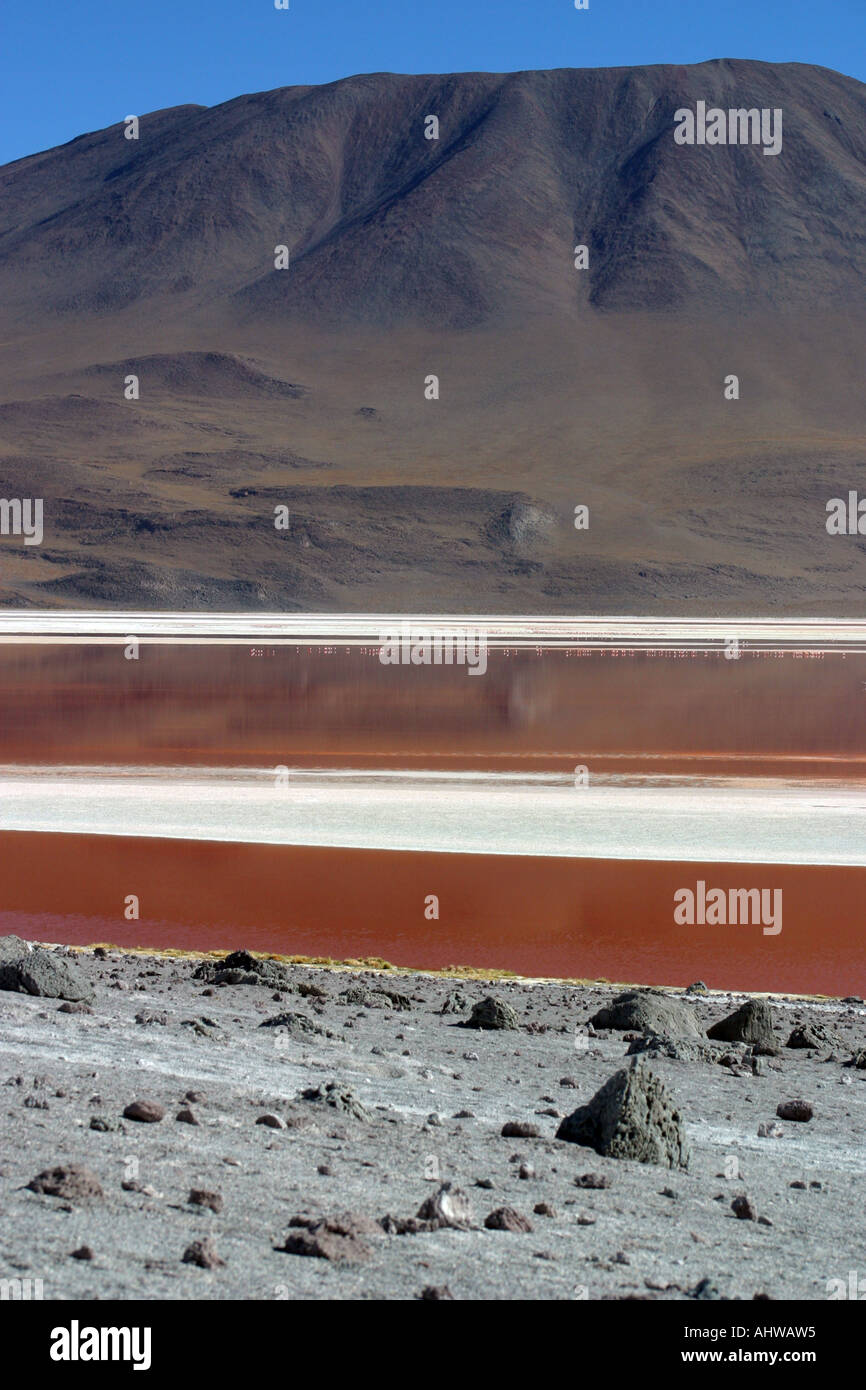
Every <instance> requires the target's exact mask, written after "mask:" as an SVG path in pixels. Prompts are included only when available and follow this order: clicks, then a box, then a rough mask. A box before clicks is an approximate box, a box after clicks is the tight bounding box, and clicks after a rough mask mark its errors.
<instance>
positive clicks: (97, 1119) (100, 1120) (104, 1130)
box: [90, 1115, 125, 1134]
mask: <svg viewBox="0 0 866 1390" xmlns="http://www.w3.org/2000/svg"><path fill="white" fill-rule="evenodd" d="M90 1128H91V1129H93V1130H95V1131H96V1132H97V1134H112V1133H114V1132H115V1131H116V1130H119V1131H120V1132H121V1134H123V1133H125V1130H124V1128H123V1125H122V1124H121V1123H120V1120H114V1119H110V1118H109V1117H108V1116H106V1115H91V1117H90Z"/></svg>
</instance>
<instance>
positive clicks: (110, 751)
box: [0, 645, 866, 994]
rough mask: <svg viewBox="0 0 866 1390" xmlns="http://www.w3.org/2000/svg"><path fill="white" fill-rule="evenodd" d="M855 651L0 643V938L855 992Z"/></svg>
mask: <svg viewBox="0 0 866 1390" xmlns="http://www.w3.org/2000/svg"><path fill="white" fill-rule="evenodd" d="M864 667H866V660H864V658H863V657H861V656H858V655H852V654H849V655H847V656H844V655H842V654H832V653H827V654H824V655H820V656H806V655H801V654H795V653H787V654H785V655H783V656H761V657H759V656H757V655H749V654H748V653H745V654H744V655H743V656H742V658H741V659H740V660H738V661H727V660H725V659H724V657H723V656H722V655H721V654H718V653H691V654H688V655H687V656H682V657H676V656H671V655H660V654H659V655H654V654H650V653H646V652H641V653H631V654H621V655H613V654H612V653H610V652H603V651H592V652H578V651H574V652H571V653H568V652H563V651H552V652H551V651H547V652H545V653H544V654H543V655H537V654H536V653H534V652H526V651H524V652H518V653H512V654H508V653H504V652H501V651H491V652H490V653H489V657H488V671H487V674H486V676H485V677H484V678H483V679H473V680H468V679H467V677H466V673H465V671H464V670H460V669H459V668H447V667H444V668H432V667H420V668H408V669H407V668H404V667H383V666H382V665H381V663H380V662H379V661H378V659H377V654H376V652H375V651H374V650H372V649H371V650H365V649H356V648H341V649H338V650H337V649H333V648H331V649H309V648H303V649H299V648H295V647H274V648H261V647H259V648H255V649H244V648H239V647H234V646H223V647H220V646H215V647H208V648H204V647H179V646H171V645H162V646H142V647H141V649H140V659H139V660H138V661H126V660H125V659H124V657H123V648H122V647H120V646H118V647H115V646H90V647H86V646H81V647H76V646H69V645H64V646H60V645H58V646H39V645H32V646H20V647H10V646H6V647H2V648H0V764H2V766H0V852H2V853H3V864H4V878H3V882H4V893H3V911H2V913H0V924H2V929H3V930H19V931H21V933H22V934H24V935H31V936H37V937H41V938H42V939H52V940H69V941H74V942H81V943H84V942H88V941H90V942H92V941H96V940H108V941H113V942H116V943H118V944H128V945H137V944H146V945H152V946H161V947H168V946H177V947H186V948H189V949H202V948H222V947H224V948H227V949H228V948H233V947H236V946H238V945H241V944H244V945H246V946H248V947H250V948H251V949H261V950H270V951H277V952H280V953H298V954H304V955H312V956H333V957H338V958H343V957H347V956H351V957H366V956H376V957H384V958H387V959H390V960H392V961H394V962H396V963H401V964H407V965H417V966H426V967H437V966H438V967H444V966H447V965H449V964H454V963H460V964H470V965H479V966H490V967H494V968H495V967H500V968H509V969H514V970H518V971H520V972H521V973H527V974H553V975H566V976H584V977H589V976H598V975H604V976H607V977H609V978H617V979H623V980H643V981H645V982H647V981H649V982H651V981H657V982H659V981H660V982H668V983H680V984H686V983H688V982H689V981H690V980H691V979H693V978H704V979H706V980H707V982H708V983H709V984H711V985H716V986H724V987H730V988H752V989H767V990H774V989H787V990H813V991H816V990H817V991H827V992H834V993H843V994H848V993H852V992H853V993H857V992H862V989H863V986H864V967H863V961H864V952H863V949H862V944H861V942H862V926H861V924H862V922H863V913H862V903H863V901H864V894H866V867H864V866H866V815H864V811H866V752H864V738H863V722H864V715H866V706H864V700H866V691H864V680H866V669H864ZM698 879H701V880H704V881H706V883H708V884H711V885H715V886H718V887H721V888H724V889H725V890H726V891H727V889H728V888H734V889H736V888H745V889H749V888H751V887H757V888H767V889H771V890H776V889H782V890H783V892H784V895H785V917H784V929H783V931H782V932H781V934H779V935H778V936H775V937H768V936H765V935H764V934H763V932H762V931H761V928H760V926H757V927H755V926H750V925H746V926H733V927H731V926H727V927H724V928H719V927H708V926H699V927H695V926H692V927H684V926H680V925H677V924H676V923H675V922H674V920H673V894H674V893H675V891H676V890H677V889H678V888H680V887H682V886H684V885H685V886H688V885H692V886H693V885H694V884H695V882H696V880H698ZM130 895H134V896H135V898H136V901H137V903H138V916H137V917H133V918H132V919H129V918H128V917H127V916H126V914H125V908H124V905H125V904H126V903H127V900H128V898H129V896H130ZM432 899H435V901H436V912H435V915H431V913H430V910H429V904H430V901H431V900H432Z"/></svg>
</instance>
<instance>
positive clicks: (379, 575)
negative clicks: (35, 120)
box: [0, 60, 866, 616]
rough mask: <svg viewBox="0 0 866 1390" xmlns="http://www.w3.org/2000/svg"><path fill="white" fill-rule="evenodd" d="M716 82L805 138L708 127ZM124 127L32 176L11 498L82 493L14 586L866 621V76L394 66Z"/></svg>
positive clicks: (11, 566)
mask: <svg viewBox="0 0 866 1390" xmlns="http://www.w3.org/2000/svg"><path fill="white" fill-rule="evenodd" d="M700 103H705V107H706V109H707V110H708V111H712V110H713V109H714V108H719V109H721V110H722V111H724V112H727V111H729V110H735V109H743V110H750V109H753V108H754V109H757V110H759V111H764V110H766V111H767V112H769V113H781V116H777V117H776V119H778V120H781V134H782V141H781V148H780V149H779V151H778V153H775V154H771V153H768V152H767V150H766V148H765V144H761V143H755V144H751V143H750V144H736V145H735V144H727V145H719V144H692V145H684V144H680V143H678V141H677V139H675V130H676V126H677V121H678V116H677V113H678V112H680V111H682V110H683V109H685V110H692V111H698V110H699V109H702V108H700V107H699V104H700ZM431 117H435V118H436V120H437V121H438V139H428V138H426V135H427V134H428V133H433V132H432V130H431V127H432V124H433V123H432V122H431V120H430V118H431ZM126 134H127V126H126V125H125V123H120V124H118V125H116V126H112V127H110V128H108V129H106V130H104V131H99V132H96V133H94V134H89V135H83V136H81V137H80V138H78V139H76V140H73V141H71V142H70V143H69V144H67V145H64V146H61V147H59V148H58V149H54V150H49V151H46V152H44V153H42V154H37V155H33V156H31V157H28V158H26V159H22V160H18V161H16V162H15V163H13V164H10V165H7V166H5V167H4V168H2V169H0V306H2V307H0V490H2V496H3V497H5V498H7V499H13V498H25V497H34V496H39V497H41V498H43V499H44V536H43V539H42V543H41V544H39V545H36V544H30V545H27V544H25V543H24V541H23V538H22V537H21V536H19V535H14V534H10V535H0V558H2V565H0V603H2V604H4V605H6V606H27V605H34V606H40V607H44V606H55V605H63V606H66V605H69V606H76V607H78V606H88V605H97V606H104V607H111V606H121V607H123V606H130V607H145V608H164V607H189V608H205V609H206V608H220V609H244V608H250V609H253V608H256V609H258V608H271V609H320V610H359V609H387V610H401V609H402V610H406V611H413V610H414V611H419V610H423V611H429V610H439V611H449V610H450V611H467V610H471V611H491V612H494V611H499V612H506V611H512V612H514V611H522V612H526V611H538V612H646V613H658V614H662V613H666V612H667V613H688V612H692V611H693V612H695V613H696V614H698V613H724V612H732V613H750V612H764V611H765V612H776V613H784V612H792V613H794V612H796V613H803V614H808V613H815V614H821V613H823V614H838V615H840V616H845V615H851V614H857V613H859V611H860V607H859V596H860V594H861V592H862V589H863V587H864V582H866V538H864V537H860V536H858V535H856V534H855V535H841V536H837V535H832V536H831V535H829V534H828V532H827V529H826V525H825V522H826V517H827V512H826V504H827V502H828V501H829V500H830V499H831V498H833V497H845V498H847V495H848V493H849V491H851V490H856V489H857V488H858V486H859V487H861V488H862V489H863V491H864V493H866V468H864V465H866V445H864V423H866V407H864V404H863V391H862V353H863V343H864V330H866V297H864V283H866V230H864V228H866V88H864V86H863V85H862V84H860V83H858V82H856V81H854V80H853V79H851V78H847V77H843V76H841V75H839V74H837V73H833V72H830V71H828V70H826V69H821V68H815V67H809V66H805V65H799V64H779V65H776V64H766V63H755V62H747V61H729V60H724V61H715V62H710V63H703V64H700V65H697V66H694V67H688V68H685V67H674V66H656V67H646V68H627V69H626V68H623V69H592V70H571V69H563V70H557V71H551V72H523V73H513V74H508V75H498V74H489V73H466V74H455V75H447V76H421V77H406V76H397V75H393V74H374V75H369V76H361V77H353V78H348V79H346V80H345V81H341V82H336V83H332V84H329V85H328V86H324V87H291V88H283V89H280V90H277V91H274V92H266V93H259V94H255V95H249V96H243V97H239V98H237V99H236V100H233V101H229V102H226V103H224V104H223V105H221V106H217V107H213V108H204V107H198V106H183V107H177V108H173V109H170V110H166V111H159V112H156V113H152V114H150V115H143V116H141V117H140V120H139V130H138V139H127V138H126ZM578 246H585V247H586V248H587V253H586V254H587V259H588V267H587V268H586V269H577V268H576V267H575V248H576V247H578ZM279 248H285V250H284V251H283V252H280V250H279ZM280 255H282V258H283V260H286V259H287V261H288V266H287V268H284V269H276V268H275V259H276V258H278V257H280ZM732 375H733V376H736V377H737V378H738V379H739V399H735V400H729V399H726V395H725V383H726V379H728V378H730V377H731V376H732ZM431 377H436V378H438V399H428V396H429V395H430V394H431V391H430V389H429V385H428V383H429V380H430V378H431ZM133 378H134V379H135V381H133V380H132V379H133ZM136 384H137V391H136ZM577 507H586V508H588V526H587V527H586V528H585V529H576V526H575V508H577ZM277 508H288V527H287V529H279V530H278V529H276V527H275V525H274V522H275V518H276V515H277V513H276V512H275V509H277Z"/></svg>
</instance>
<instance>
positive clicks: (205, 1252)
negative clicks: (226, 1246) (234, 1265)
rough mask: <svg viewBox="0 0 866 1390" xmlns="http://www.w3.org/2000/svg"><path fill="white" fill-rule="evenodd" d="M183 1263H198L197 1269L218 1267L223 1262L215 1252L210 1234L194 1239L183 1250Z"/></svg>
mask: <svg viewBox="0 0 866 1390" xmlns="http://www.w3.org/2000/svg"><path fill="white" fill-rule="evenodd" d="M182 1263H183V1264H185V1265H198V1267H199V1269H219V1268H220V1267H221V1266H222V1265H224V1264H225V1260H223V1259H221V1258H220V1256H219V1255H218V1254H217V1249H216V1246H215V1245H214V1242H213V1241H212V1240H211V1238H210V1236H205V1238H204V1240H194V1241H193V1242H192V1244H191V1245H188V1246H187V1247H186V1249H185V1250H184V1252H183V1261H182Z"/></svg>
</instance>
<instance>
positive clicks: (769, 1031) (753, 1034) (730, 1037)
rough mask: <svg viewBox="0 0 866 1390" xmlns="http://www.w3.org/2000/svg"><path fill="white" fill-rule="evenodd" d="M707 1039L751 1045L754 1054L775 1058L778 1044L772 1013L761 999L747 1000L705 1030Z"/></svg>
mask: <svg viewBox="0 0 866 1390" xmlns="http://www.w3.org/2000/svg"><path fill="white" fill-rule="evenodd" d="M707 1037H708V1038H715V1039H717V1040H718V1041H719V1042H744V1043H751V1045H752V1048H753V1050H754V1051H755V1052H756V1053H759V1054H761V1055H762V1056H765V1057H775V1056H776V1055H777V1054H778V1051H779V1044H778V1042H777V1039H776V1034H775V1031H774V1028H773V1012H772V1010H771V1008H770V1006H769V1004H768V1003H766V1001H765V1000H763V999H749V1000H747V1001H746V1003H745V1004H743V1005H742V1006H741V1007H740V1008H739V1009H736V1010H735V1011H734V1013H732V1014H729V1015H728V1017H727V1018H723V1019H722V1020H721V1021H720V1022H719V1023H714V1024H713V1026H712V1028H708V1029H707Z"/></svg>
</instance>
